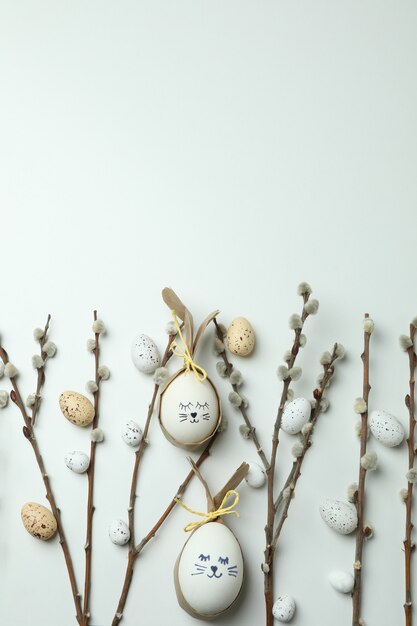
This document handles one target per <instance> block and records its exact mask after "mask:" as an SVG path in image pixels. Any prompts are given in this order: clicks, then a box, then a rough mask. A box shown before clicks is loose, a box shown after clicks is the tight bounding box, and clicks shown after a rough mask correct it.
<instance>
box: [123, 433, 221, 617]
mask: <svg viewBox="0 0 417 626" xmlns="http://www.w3.org/2000/svg"><path fill="white" fill-rule="evenodd" d="M216 437H217V433H216V434H215V435H214V436H213V437H212V438H211V439H210V441H209V442H208V443H207V445H206V446H205V448H204V450H203V451H202V453H201V454H200V456H199V457H198V459H197V461H196V465H197V467H200V465H201V464H202V463H204V461H205V460H206V459H207V457H208V456H209V455H210V449H211V447H212V445H213V443H214V441H215V439H216ZM194 476H195V473H194V471H193V470H190V471H189V472H188V474H187V476H186V478H185V480H184V481H183V482H182V483H181V485H180V486H179V487H178V489H177V492H176V493H175V496H174V497H173V498H172V500H171V502H170V503H169V504H168V506H167V508H166V509H165V511H164V512H163V513H162V515H161V517H160V518H159V519H158V521H157V522H156V524H154V525H153V526H152V528H151V529H150V531H149V532H148V533H147V534H146V535H145V536H144V537H143V539H142V540H141V541H140V542H139V543H138V544H137V545H136V546H135V548H134V550H129V558H128V565H127V568H126V576H125V580H124V584H123V589H122V593H121V596H120V599H119V604H118V606H117V611H116V614H115V616H114V618H113V621H112V623H111V626H118V624H120V622H121V620H122V618H123V610H124V607H125V604H126V599H127V595H128V593H129V589H130V585H131V583H132V578H133V572H134V566H135V562H136V559H137V557H138V556H139V554H140V553H141V552H142V550H143V549H144V548H145V546H146V545H147V544H148V543H149V542H150V541H151V539H153V538H154V537H155V535H156V534H157V532H158V531H159V529H160V528H161V526H162V525H163V523H164V522H165V521H166V519H167V518H168V516H169V515H170V513H171V512H172V511H173V510H174V508H175V507H176V505H177V502H176V500H175V499H176V498H181V497H182V496H183V494H184V492H185V490H186V489H187V487H188V485H189V483H190V482H191V481H192V479H193V478H194Z"/></svg>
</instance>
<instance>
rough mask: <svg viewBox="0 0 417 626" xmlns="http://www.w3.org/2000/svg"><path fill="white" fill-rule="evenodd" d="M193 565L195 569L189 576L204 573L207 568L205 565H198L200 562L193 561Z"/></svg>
mask: <svg viewBox="0 0 417 626" xmlns="http://www.w3.org/2000/svg"><path fill="white" fill-rule="evenodd" d="M194 566H195V568H196V570H197V571H196V572H193V573H192V574H191V576H199V575H200V574H204V573H205V571H206V569H207V565H200V563H194Z"/></svg>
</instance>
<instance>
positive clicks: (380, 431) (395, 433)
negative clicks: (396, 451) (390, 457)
mask: <svg viewBox="0 0 417 626" xmlns="http://www.w3.org/2000/svg"><path fill="white" fill-rule="evenodd" d="M368 421H369V427H370V429H371V433H372V434H373V436H374V437H375V439H378V441H380V442H381V443H382V444H383V445H384V446H388V447H389V448H394V447H395V446H398V445H400V443H401V442H402V440H403V439H404V434H405V433H404V428H403V425H402V424H401V422H399V421H398V420H397V418H396V417H394V415H391V414H390V413H387V411H382V410H375V411H371V414H370V415H369V420H368Z"/></svg>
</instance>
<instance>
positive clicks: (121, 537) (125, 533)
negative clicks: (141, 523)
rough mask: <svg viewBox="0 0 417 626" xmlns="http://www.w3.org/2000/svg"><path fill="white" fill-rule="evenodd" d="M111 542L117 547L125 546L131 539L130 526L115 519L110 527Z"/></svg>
mask: <svg viewBox="0 0 417 626" xmlns="http://www.w3.org/2000/svg"><path fill="white" fill-rule="evenodd" d="M109 537H110V540H111V541H112V542H113V543H114V544H116V546H124V545H125V544H126V543H127V542H128V541H129V539H130V530H129V526H128V525H127V524H126V522H124V521H123V520H122V519H115V520H113V521H112V522H111V524H110V526H109Z"/></svg>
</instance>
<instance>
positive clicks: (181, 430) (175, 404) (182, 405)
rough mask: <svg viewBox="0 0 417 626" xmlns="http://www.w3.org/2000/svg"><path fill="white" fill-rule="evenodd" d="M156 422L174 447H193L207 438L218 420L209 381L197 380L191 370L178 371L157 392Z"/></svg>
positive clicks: (216, 400) (215, 397)
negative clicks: (158, 399) (157, 410)
mask: <svg viewBox="0 0 417 626" xmlns="http://www.w3.org/2000/svg"><path fill="white" fill-rule="evenodd" d="M159 420H160V423H161V426H162V430H163V432H164V434H165V436H166V437H167V438H168V439H169V440H170V441H171V442H172V443H174V444H176V445H179V446H184V447H194V446H196V445H199V444H201V443H203V442H204V441H206V440H207V439H209V438H210V437H211V436H212V435H214V433H215V432H216V430H217V429H218V427H219V425H220V421H221V408H220V399H219V396H218V394H217V391H216V388H215V386H214V385H213V383H212V382H211V380H210V379H209V378H206V379H205V380H203V381H200V380H199V379H198V378H197V377H196V376H195V374H194V372H193V371H191V370H190V371H186V370H180V371H179V372H178V373H177V374H176V375H175V376H174V377H173V378H171V379H170V380H169V381H168V382H167V384H166V386H165V387H164V389H163V390H162V392H161V395H160V401H159Z"/></svg>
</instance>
